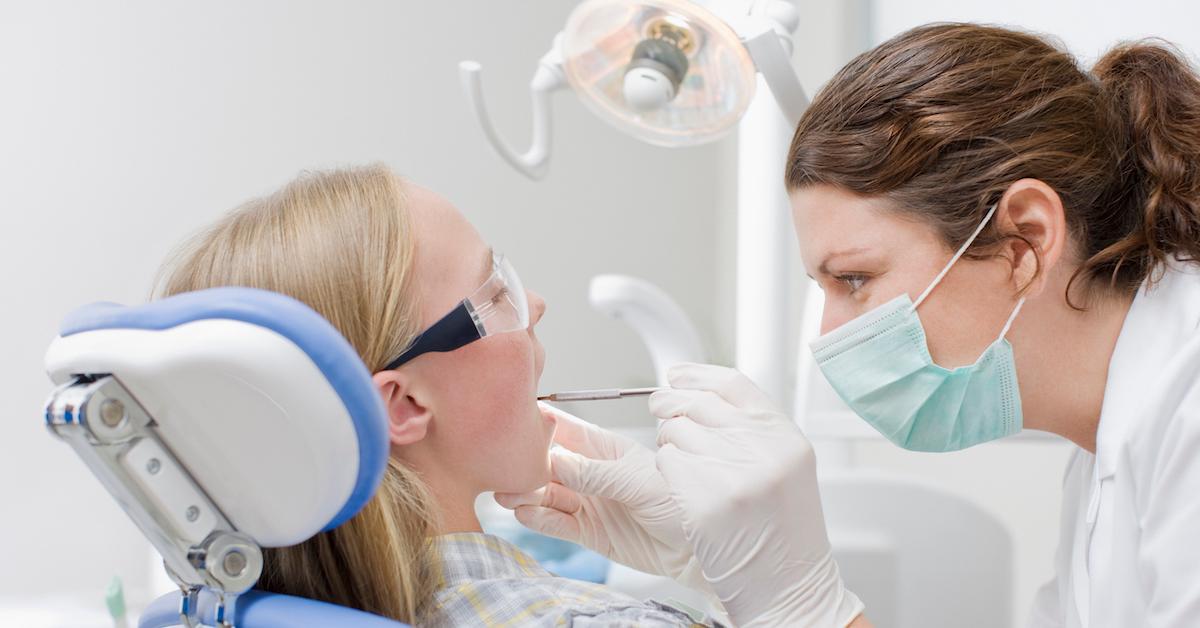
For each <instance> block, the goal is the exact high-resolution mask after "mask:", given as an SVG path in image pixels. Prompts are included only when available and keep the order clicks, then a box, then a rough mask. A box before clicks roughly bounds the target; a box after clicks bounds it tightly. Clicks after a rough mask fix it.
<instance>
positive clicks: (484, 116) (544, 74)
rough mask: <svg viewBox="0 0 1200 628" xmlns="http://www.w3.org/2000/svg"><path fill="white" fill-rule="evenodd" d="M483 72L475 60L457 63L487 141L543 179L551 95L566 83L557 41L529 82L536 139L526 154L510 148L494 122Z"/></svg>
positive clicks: (513, 162)
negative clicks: (488, 105) (485, 100)
mask: <svg viewBox="0 0 1200 628" xmlns="http://www.w3.org/2000/svg"><path fill="white" fill-rule="evenodd" d="M482 73H483V67H482V66H480V65H479V63H478V62H476V61H463V62H461V63H459V64H458V74H459V78H460V80H461V81H462V87H463V91H465V92H466V93H467V99H468V101H469V102H470V103H471V109H472V110H473V111H474V112H475V118H476V119H477V120H478V121H479V126H480V127H481V128H482V129H483V133H484V135H486V136H487V139H488V143H490V144H491V145H492V148H493V149H495V150H496V153H497V154H499V155H500V157H501V158H503V159H504V160H505V161H507V162H508V163H509V164H510V165H512V167H513V168H516V169H517V170H518V171H519V172H520V173H521V174H524V175H525V176H527V177H529V178H530V179H533V180H535V181H536V180H538V179H541V178H542V177H544V176H546V171H547V168H548V166H549V162H550V138H551V132H550V124H551V123H550V94H551V93H552V92H554V91H555V90H558V89H561V88H562V87H563V86H565V85H566V78H565V77H564V76H563V73H562V61H561V56H560V55H559V53H558V45H557V42H556V44H555V45H554V46H553V47H551V49H550V52H548V53H546V55H545V56H543V57H542V59H541V61H540V62H539V63H538V67H537V70H536V71H535V72H534V74H533V80H531V81H530V83H529V94H530V98H531V100H532V101H533V140H532V141H531V142H530V145H529V148H528V149H527V150H526V151H525V152H523V153H518V152H517V151H516V150H514V149H513V148H512V147H510V146H509V145H508V143H507V142H505V141H504V139H503V138H501V137H500V134H499V132H497V131H496V127H495V125H494V124H492V118H491V116H490V115H489V114H488V110H487V105H486V104H484V100H483V80H482V76H481V75H482Z"/></svg>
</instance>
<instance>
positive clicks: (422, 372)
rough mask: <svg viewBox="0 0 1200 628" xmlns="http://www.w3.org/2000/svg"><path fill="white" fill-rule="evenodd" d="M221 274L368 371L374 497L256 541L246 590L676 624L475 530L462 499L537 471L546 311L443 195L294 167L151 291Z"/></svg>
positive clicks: (425, 620) (468, 618) (584, 620)
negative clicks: (318, 522) (478, 328)
mask: <svg viewBox="0 0 1200 628" xmlns="http://www.w3.org/2000/svg"><path fill="white" fill-rule="evenodd" d="M230 285H234V286H250V287H254V288H262V289H266V290H272V291H275V292H280V293H283V294H287V295H290V296H292V297H294V298H296V299H299V300H300V301H303V302H304V303H306V304H308V305H309V306H310V307H312V308H313V309H314V310H316V311H317V312H319V313H320V314H321V315H322V316H324V317H325V318H326V319H328V320H329V322H330V323H332V324H333V326H334V327H336V328H337V329H338V331H340V332H341V333H342V335H344V336H345V337H346V339H347V340H348V341H349V342H350V344H351V345H353V346H354V348H355V349H356V350H357V351H358V354H359V356H361V357H362V360H363V362H364V363H365V364H366V366H367V368H368V370H370V371H371V372H372V373H374V376H373V379H374V382H375V386H376V387H377V389H378V390H379V394H380V396H381V397H382V398H383V401H384V404H385V406H386V408H387V413H388V418H389V436H390V439H391V456H390V458H389V461H388V468H387V471H386V473H385V474H384V478H383V481H382V483H381V484H380V487H379V490H378V492H377V493H376V494H375V496H374V498H372V500H371V501H370V502H369V503H368V504H367V505H366V506H365V507H364V508H363V509H362V511H361V512H359V513H358V515H356V516H355V517H354V518H352V519H350V520H349V521H348V522H346V523H345V524H343V525H342V526H341V527H339V528H336V529H334V530H331V531H328V532H323V533H321V534H318V535H317V536H315V537H313V538H312V539H309V540H308V541H305V542H303V543H301V544H299V545H296V546H294V547H286V548H279V549H269V550H266V556H265V566H264V568H263V575H262V578H261V580H260V581H259V584H258V586H259V588H260V589H264V590H268V591H275V592H279V593H287V594H291V595H298V596H302V597H308V598H315V599H318V600H324V601H327V602H332V603H334V604H340V605H344V606H350V607H354V608H358V609H362V610H365V611H369V612H372V613H377V614H380V615H384V616H387V617H391V618H393V619H397V620H400V621H404V622H408V623H413V624H418V625H422V626H426V625H428V626H460V625H488V626H498V625H506V626H507V625H511V626H531V625H533V626H539V625H546V626H550V625H556V626H557V625H567V626H571V625H575V626H593V625H604V626H612V625H617V626H624V625H639V626H642V625H649V626H655V625H657V626H677V625H684V626H689V625H693V621H692V620H691V619H690V618H689V617H688V615H687V614H685V613H684V612H682V611H680V610H677V609H674V608H672V607H670V606H666V605H662V604H658V603H656V602H640V601H638V600H635V599H633V598H630V597H628V596H625V595H623V594H620V593H617V592H615V591H612V590H610V589H608V588H606V587H604V586H601V585H595V584H590V583H584V582H579V581H575V580H569V579H565V578H557V577H554V576H553V575H551V574H550V573H548V572H546V571H545V570H544V569H542V568H541V567H540V566H539V565H538V564H537V563H536V562H535V561H534V560H533V559H532V558H530V557H529V556H528V555H526V554H524V553H523V552H521V550H519V549H517V548H516V547H515V546H513V545H511V544H509V543H507V542H505V541H503V540H501V539H499V538H496V537H494V536H489V535H486V534H483V533H482V530H481V529H480V525H479V520H478V519H477V518H476V515H475V511H474V502H475V498H476V496H478V495H479V494H480V493H483V492H485V491H497V492H503V493H523V492H527V491H531V490H533V489H537V488H538V487H541V486H543V485H545V484H546V483H547V482H548V481H549V479H550V463H549V455H548V451H549V447H550V443H551V440H552V438H553V434H554V429H555V423H554V419H553V418H552V417H551V416H549V415H543V413H542V412H541V411H540V410H539V409H538V406H537V402H536V400H535V396H536V391H537V383H538V379H539V377H541V374H542V368H543V365H544V362H545V356H544V353H543V350H542V346H541V344H540V343H539V342H538V339H537V336H536V335H535V334H534V327H535V326H536V324H537V322H538V321H539V320H540V319H541V317H542V314H543V313H544V312H545V309H546V305H545V303H544V302H543V301H542V299H541V297H539V296H538V295H537V294H535V293H533V292H524V289H523V288H521V287H520V285H519V280H517V279H516V276H515V272H514V271H513V270H512V267H511V266H510V265H508V264H507V263H506V262H504V261H503V260H502V259H501V258H500V257H499V255H498V253H496V252H493V251H492V250H491V249H490V248H489V247H488V245H487V244H485V243H484V241H483V240H482V239H481V238H480V236H479V234H478V233H477V232H476V231H475V229H474V228H473V227H472V226H471V224H470V223H468V222H467V220H466V219H465V218H464V217H463V216H462V214H460V213H459V212H458V210H456V209H455V208H454V207H453V206H452V205H450V203H449V202H447V201H446V200H445V199H443V198H441V197H439V196H437V195H436V194H434V193H433V192H430V191H429V190H426V189H423V188H421V187H419V186H416V185H413V184H411V183H408V182H405V181H403V180H401V179H400V178H398V177H397V176H395V175H394V174H392V173H391V172H390V171H389V170H388V169H387V168H386V167H384V166H378V165H376V166H369V167H364V168H354V169H346V170H335V171H328V172H314V173H307V174H304V175H303V176H301V177H300V178H298V179H296V180H295V181H292V182H291V183H289V184H287V185H286V186H284V187H283V188H282V189H281V190H279V191H277V192H275V193H274V194H271V195H270V196H266V197H263V198H258V199H254V200H251V201H249V202H247V203H245V204H244V205H242V206H241V207H238V208H237V209H235V210H234V211H233V212H232V213H230V214H229V215H227V216H226V217H225V218H224V219H222V220H220V221H219V222H217V223H216V224H215V225H213V226H211V227H210V228H208V229H207V230H205V231H204V232H202V233H201V234H199V235H198V236H196V237H195V238H194V239H193V240H192V241H190V242H189V243H188V244H187V246H186V247H185V248H184V249H183V250H182V251H181V252H180V253H179V255H178V256H176V258H175V259H174V260H173V263H171V264H170V265H168V266H167V267H166V268H165V269H164V272H163V275H162V277H161V279H160V288H159V292H160V296H167V295H171V294H176V293H180V292H188V291H192V290H200V289H204V288H211V287H215V286H230ZM518 292H519V293H518ZM468 297H470V298H471V303H472V304H473V307H474V309H475V311H476V316H481V317H483V319H484V320H483V326H484V328H485V329H486V331H488V335H487V336H486V337H484V338H482V339H479V340H475V341H474V342H469V343H467V344H464V345H462V346H460V347H458V348H452V347H454V346H455V345H457V344H460V343H461V340H460V341H459V342H451V341H453V340H454V339H455V338H456V332H459V331H462V329H463V325H464V324H473V323H472V320H471V318H470V317H466V318H464V317H463V315H464V314H466V311H465V310H463V309H461V308H459V307H458V306H459V304H460V303H461V302H462V301H463V300H464V299H467V298H468ZM426 330H428V333H426V334H424V336H423V337H422V338H421V339H420V341H419V342H415V341H417V339H418V337H419V336H420V335H421V334H422V332H425V331H426ZM468 331H469V330H468ZM459 337H461V336H459ZM438 341H444V342H449V343H450V344H448V345H447V344H443V345H442V346H436V343H437V342H438ZM414 342H415V344H414ZM447 348H452V350H449V351H445V350H444V349H447ZM431 349H434V350H431ZM436 349H443V350H442V351H438V350H436ZM701 625H711V624H709V623H705V624H701Z"/></svg>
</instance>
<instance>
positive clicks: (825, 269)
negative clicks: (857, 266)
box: [817, 247, 867, 275]
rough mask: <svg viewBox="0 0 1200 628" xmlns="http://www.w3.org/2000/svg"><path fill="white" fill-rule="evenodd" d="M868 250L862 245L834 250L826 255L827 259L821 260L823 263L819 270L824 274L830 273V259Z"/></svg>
mask: <svg viewBox="0 0 1200 628" xmlns="http://www.w3.org/2000/svg"><path fill="white" fill-rule="evenodd" d="M866 252H867V249H865V248H862V247H854V248H850V249H842V250H840V251H834V252H832V253H830V254H829V255H826V256H825V259H823V260H821V265H820V266H818V267H817V272H818V273H820V274H822V275H828V274H829V260H832V259H837V258H839V257H845V256H847V255H857V254H859V253H866Z"/></svg>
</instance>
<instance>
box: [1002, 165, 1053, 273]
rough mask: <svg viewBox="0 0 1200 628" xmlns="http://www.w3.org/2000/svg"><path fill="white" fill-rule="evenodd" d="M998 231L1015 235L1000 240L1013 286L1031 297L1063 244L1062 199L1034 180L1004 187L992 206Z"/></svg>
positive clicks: (1049, 188)
mask: <svg viewBox="0 0 1200 628" xmlns="http://www.w3.org/2000/svg"><path fill="white" fill-rule="evenodd" d="M996 227H997V228H998V229H999V231H1000V233H1009V234H1019V235H1020V236H1021V237H1020V238H1009V239H1008V241H1007V242H1005V243H1004V246H1005V249H1004V250H1005V252H1006V254H1007V255H1006V256H1007V257H1008V258H1009V260H1010V261H1011V263H1012V276H1013V280H1014V282H1015V283H1016V285H1017V288H1019V289H1021V290H1024V291H1025V294H1027V295H1030V296H1033V295H1036V294H1038V293H1040V292H1041V291H1042V289H1044V288H1045V286H1046V282H1047V277H1048V276H1049V271H1050V269H1052V268H1054V266H1055V265H1056V264H1058V261H1059V259H1061V258H1062V255H1063V252H1064V251H1065V250H1066V247H1067V216H1066V211H1065V210H1064V209H1063V204H1062V198H1060V197H1059V196H1058V192H1055V191H1054V188H1052V187H1050V186H1049V185H1046V183H1045V182H1043V181H1040V180H1038V179H1021V180H1020V181H1017V182H1016V183H1013V184H1012V185H1010V186H1008V190H1006V191H1005V192H1004V196H1003V197H1002V198H1001V199H1000V206H999V207H998V208H997V209H996Z"/></svg>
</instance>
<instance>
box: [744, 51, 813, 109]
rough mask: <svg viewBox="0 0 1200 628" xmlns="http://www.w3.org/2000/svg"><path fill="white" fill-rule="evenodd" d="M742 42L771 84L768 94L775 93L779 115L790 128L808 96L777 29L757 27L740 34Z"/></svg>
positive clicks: (805, 105)
mask: <svg viewBox="0 0 1200 628" xmlns="http://www.w3.org/2000/svg"><path fill="white" fill-rule="evenodd" d="M742 43H743V44H745V46H746V51H747V52H749V53H750V58H751V59H753V60H754V65H755V66H756V67H757V68H758V71H759V72H760V73H761V74H762V75H763V78H764V79H765V80H766V81H767V85H768V86H769V87H770V88H771V95H772V96H774V97H775V102H776V104H778V105H779V110H780V111H782V112H783V117H784V118H786V119H787V121H788V124H789V125H791V126H792V127H793V128H794V127H795V126H796V124H797V123H798V122H800V116H801V115H803V114H804V110H805V109H807V108H808V96H806V95H805V93H804V87H803V86H801V85H800V78H799V77H798V76H796V70H795V69H794V68H793V67H792V59H791V55H790V54H788V51H787V49H786V48H784V46H783V42H782V41H780V37H779V34H778V32H777V31H775V30H774V29H771V28H762V29H757V32H755V33H752V34H749V36H746V35H743V39H742Z"/></svg>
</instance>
